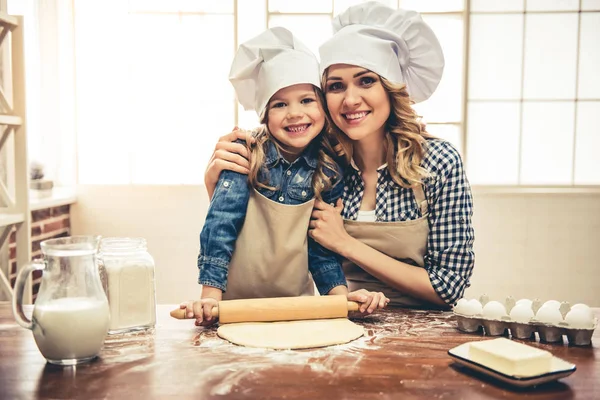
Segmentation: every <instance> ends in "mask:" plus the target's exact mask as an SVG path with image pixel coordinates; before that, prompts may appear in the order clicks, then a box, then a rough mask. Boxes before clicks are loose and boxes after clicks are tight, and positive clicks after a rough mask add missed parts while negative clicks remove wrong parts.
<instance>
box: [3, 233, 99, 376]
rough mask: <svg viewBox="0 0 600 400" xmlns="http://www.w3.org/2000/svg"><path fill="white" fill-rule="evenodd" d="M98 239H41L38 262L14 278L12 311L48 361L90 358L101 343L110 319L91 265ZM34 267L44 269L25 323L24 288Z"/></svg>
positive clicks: (65, 362) (94, 266) (77, 361)
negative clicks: (33, 303) (41, 256)
mask: <svg viewBox="0 0 600 400" xmlns="http://www.w3.org/2000/svg"><path fill="white" fill-rule="evenodd" d="M99 240H100V238H99V237H95V236H72V237H65V238H60V239H50V240H46V241H43V242H42V243H41V248H42V253H43V254H44V261H43V263H41V262H34V263H32V264H29V265H27V266H26V267H25V268H23V269H22V270H21V271H20V272H19V275H18V276H17V281H16V283H15V292H14V295H13V298H12V308H13V314H14V316H15V319H16V320H17V322H18V323H19V325H21V326H22V327H24V328H27V329H31V330H32V332H33V337H34V339H35V342H36V344H37V346H38V349H39V350H40V352H41V353H42V355H43V356H44V357H45V358H46V360H48V362H50V363H52V364H57V365H75V364H80V363H83V362H86V361H90V360H92V359H93V358H95V357H96V356H97V355H98V353H99V352H100V350H101V349H102V345H103V344H104V339H105V337H106V334H107V332H108V325H109V319H110V317H109V309H108V300H107V298H106V294H105V293H104V290H103V289H102V284H101V282H100V275H99V274H98V267H97V264H96V254H97V249H98V243H99ZM36 270H41V271H43V273H42V282H41V285H40V289H39V291H38V294H37V299H36V301H35V305H34V307H33V316H32V318H31V321H30V320H29V319H28V318H27V317H26V316H25V314H24V313H23V290H24V287H25V282H26V281H27V278H28V276H29V274H30V273H31V272H32V271H36Z"/></svg>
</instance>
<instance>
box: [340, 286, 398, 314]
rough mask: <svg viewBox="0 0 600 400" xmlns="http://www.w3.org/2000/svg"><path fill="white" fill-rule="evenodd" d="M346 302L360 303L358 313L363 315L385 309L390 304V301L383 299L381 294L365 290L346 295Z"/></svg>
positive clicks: (383, 296)
mask: <svg viewBox="0 0 600 400" xmlns="http://www.w3.org/2000/svg"><path fill="white" fill-rule="evenodd" d="M348 300H349V301H356V302H357V303H360V306H359V308H358V311H360V312H361V313H363V314H365V313H366V314H371V313H372V312H373V311H375V310H377V309H382V308H385V307H386V306H387V304H388V303H389V302H390V299H388V298H387V297H385V295H384V294H383V293H381V292H369V291H368V290H365V289H360V290H355V291H354V292H350V293H348Z"/></svg>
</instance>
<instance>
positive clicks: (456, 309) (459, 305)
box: [454, 298, 469, 314]
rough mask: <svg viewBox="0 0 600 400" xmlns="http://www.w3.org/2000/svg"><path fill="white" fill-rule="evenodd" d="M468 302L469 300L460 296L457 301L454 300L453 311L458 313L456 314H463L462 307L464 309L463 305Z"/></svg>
mask: <svg viewBox="0 0 600 400" xmlns="http://www.w3.org/2000/svg"><path fill="white" fill-rule="evenodd" d="M467 303H469V300H467V299H465V298H462V299H460V300H459V301H457V302H456V305H455V306H454V312H455V313H458V314H464V313H465V312H464V309H465V305H466V304H467Z"/></svg>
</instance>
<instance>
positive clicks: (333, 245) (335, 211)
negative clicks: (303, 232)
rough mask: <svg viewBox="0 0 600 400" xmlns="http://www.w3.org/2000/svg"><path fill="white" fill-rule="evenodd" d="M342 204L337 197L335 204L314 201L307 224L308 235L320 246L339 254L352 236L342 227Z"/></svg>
mask: <svg viewBox="0 0 600 400" xmlns="http://www.w3.org/2000/svg"><path fill="white" fill-rule="evenodd" d="M343 208H344V205H343V203H342V200H341V199H338V201H337V204H336V206H335V207H334V206H332V205H330V204H327V203H325V202H324V201H321V200H316V201H315V206H314V208H313V212H312V215H311V221H310V224H309V226H308V235H309V236H310V237H311V238H313V239H314V240H316V241H317V243H319V244H320V245H321V246H323V247H326V248H328V249H329V250H331V251H334V252H336V253H338V254H340V255H342V256H343V255H344V254H343V252H344V249H345V248H347V246H348V245H349V243H350V242H351V241H352V237H351V236H350V235H348V233H346V230H345V229H344V221H343V220H342V216H341V215H340V214H341V213H342V210H343Z"/></svg>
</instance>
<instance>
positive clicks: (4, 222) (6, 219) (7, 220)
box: [0, 213, 25, 227]
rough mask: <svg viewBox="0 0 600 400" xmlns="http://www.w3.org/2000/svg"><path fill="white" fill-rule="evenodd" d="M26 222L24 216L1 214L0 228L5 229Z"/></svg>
mask: <svg viewBox="0 0 600 400" xmlns="http://www.w3.org/2000/svg"><path fill="white" fill-rule="evenodd" d="M23 221H25V216H24V215H23V214H4V213H0V227H5V226H9V225H14V224H20V223H21V222H23Z"/></svg>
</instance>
